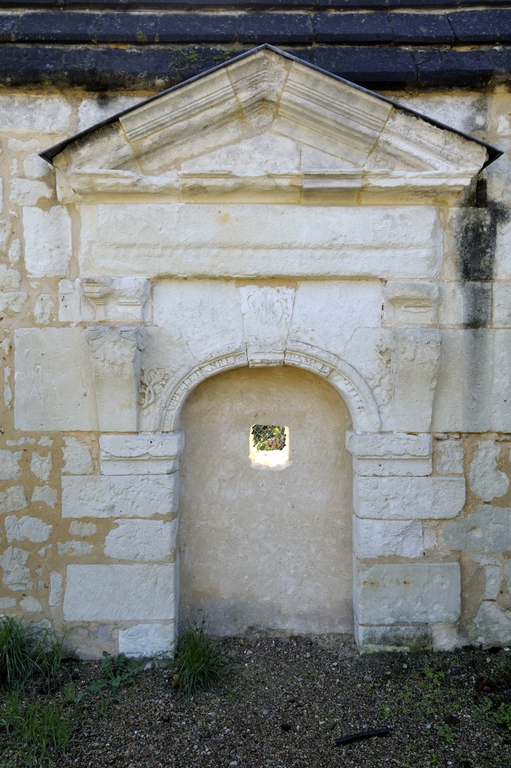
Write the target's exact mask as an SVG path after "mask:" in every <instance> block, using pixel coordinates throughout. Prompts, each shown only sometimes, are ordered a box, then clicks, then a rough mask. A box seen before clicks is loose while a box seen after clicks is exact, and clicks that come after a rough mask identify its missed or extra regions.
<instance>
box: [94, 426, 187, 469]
mask: <svg viewBox="0 0 511 768" xmlns="http://www.w3.org/2000/svg"><path fill="white" fill-rule="evenodd" d="M99 445H100V450H101V454H100V461H101V473H102V474H103V475H166V474H169V473H171V472H175V471H176V470H177V468H178V462H179V456H180V454H181V451H182V450H183V447H184V433H183V432H174V433H170V434H156V433H147V434H137V435H101V437H100V438H99Z"/></svg>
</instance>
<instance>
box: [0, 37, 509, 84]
mask: <svg viewBox="0 0 511 768" xmlns="http://www.w3.org/2000/svg"><path fill="white" fill-rule="evenodd" d="M281 45H282V47H283V49H285V50H288V51H289V52H290V53H292V54H293V55H294V56H296V57H297V58H299V59H303V60H305V61H308V62H310V63H312V64H315V65H316V66H318V67H320V68H321V69H325V70H326V71H328V72H331V73H332V74H335V75H338V76H340V77H344V78H346V79H347V80H350V81H352V82H354V83H357V84H359V85H363V86H364V87H367V88H373V89H386V88H390V89H394V90H396V89H399V88H404V87H408V86H410V85H419V86H420V87H452V88H454V87H458V88H474V87H483V86H486V85H488V84H490V83H491V82H492V80H495V81H496V82H498V81H500V80H502V79H504V78H506V77H509V75H510V74H511V47H510V48H508V47H507V46H503V47H502V46H498V47H495V48H486V47H485V48H484V49H481V50H478V49H475V50H455V49H450V50H446V49H445V46H443V45H442V46H435V45H432V46H429V47H427V48H422V47H417V48H413V49H412V48H400V47H379V46H377V45H376V46H375V45H366V46H363V45H362V46H360V45H313V46H308V47H304V46H303V45H302V44H297V46H296V47H291V48H290V47H289V45H290V43H289V41H284V42H282V43H281ZM251 47H252V46H251V45H245V44H242V45H239V44H236V45H235V43H234V42H233V43H232V44H225V45H224V47H221V46H220V45H218V46H212V45H210V44H208V43H204V44H197V45H193V44H190V45H186V44H185V45H182V46H180V45H178V44H169V45H168V46H167V47H166V45H165V44H147V45H139V44H132V45H130V46H129V47H126V48H119V47H110V46H109V45H108V44H96V45H94V44H89V45H87V44H73V45H62V44H45V43H30V44H26V43H10V42H5V43H3V44H2V45H1V46H0V81H1V82H9V85H10V86H11V87H23V86H29V85H40V84H45V85H50V84H51V85H55V86H61V87H65V86H73V87H82V88H85V89H87V90H101V89H104V88H105V87H108V88H109V89H116V90H123V89H129V90H132V89H136V88H148V87H149V88H153V87H154V88H158V89H161V88H162V87H170V86H173V85H177V84H178V83H181V82H183V81H184V80H187V79H188V78H190V77H194V76H196V75H199V74H201V73H202V72H205V71H206V70H208V69H211V68H213V67H216V66H218V65H219V64H221V63H222V62H227V61H229V60H230V59H231V58H233V57H234V56H237V55H239V54H240V53H243V51H244V50H250V49H251Z"/></svg>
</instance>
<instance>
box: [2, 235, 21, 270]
mask: <svg viewBox="0 0 511 768" xmlns="http://www.w3.org/2000/svg"><path fill="white" fill-rule="evenodd" d="M0 235H1V229H0ZM8 256H9V263H10V264H11V266H13V265H14V264H18V263H19V260H20V259H21V240H18V238H17V237H16V238H15V239H14V240H13V241H12V243H11V245H10V246H9V252H8Z"/></svg>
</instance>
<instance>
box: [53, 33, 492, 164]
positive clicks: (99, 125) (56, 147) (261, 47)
mask: <svg viewBox="0 0 511 768" xmlns="http://www.w3.org/2000/svg"><path fill="white" fill-rule="evenodd" d="M262 50H269V51H273V52H274V53H277V54H279V55H280V56H284V57H285V58H287V59H291V60H292V61H296V62H298V63H299V64H303V65H304V66H305V67H309V68H310V69H313V70H315V71H316V72H321V73H322V74H324V75H327V76H328V77H331V78H333V79H334V80H338V81H339V82H341V83H345V84H346V85H349V86H350V87H352V88H355V89H356V90H358V91H362V92H363V93H367V94H369V95H370V96H374V97H375V98H377V99H380V100H381V101H385V102H387V103H388V104H392V106H393V107H396V108H397V109H401V110H403V111H404V112H408V113H409V114H411V115H414V116H415V117H418V118H420V119H421V120H424V121H425V122H427V123H430V124H431V125H434V126H436V127H437V128H441V129H443V130H448V131H451V132H452V133H457V134H458V135H459V136H462V137H463V138H464V139H467V140H468V141H474V142H475V143H476V144H480V145H481V146H483V147H485V149H486V150H487V151H488V160H487V161H486V163H485V164H484V166H483V168H486V166H487V165H489V164H490V163H493V162H494V160H497V159H498V158H499V157H500V156H501V155H503V154H504V153H503V151H502V150H500V149H498V147H495V146H494V145H493V144H488V142H486V141H483V140H482V139H478V138H476V137H475V136H471V135H470V134H468V133H464V131H460V130H459V129H457V128H452V127H451V126H449V125H446V124H445V123H442V122H440V121H439V120H435V118H433V117H428V115H424V114H422V113H421V112H417V111H416V110H415V109H411V108H410V107H407V106H405V105H403V104H400V103H399V102H398V101H395V100H394V99H389V98H388V97H387V96H382V95H381V94H380V93H376V92H375V91H371V90H369V88H364V87H363V86H362V85H357V84H356V83H352V82H351V81H350V80H346V79H345V78H344V77H339V75H334V74H333V73H332V72H328V71H327V70H326V69H321V67H317V66H316V65H315V64H310V63H309V62H308V61H304V60H303V59H299V58H298V57H296V56H293V54H291V53H288V52H287V51H283V50H281V49H280V48H277V47H275V46H274V45H270V44H269V43H263V45H258V46H257V47H256V48H252V49H250V50H249V51H244V52H243V53H241V54H240V55H239V56H235V57H234V58H232V59H229V61H226V62H223V63H222V64H219V65H218V66H216V67H211V69H207V70H205V71H204V72H201V73H200V74H198V75H195V76H194V77H190V78H189V79H188V80H183V82H182V83H178V84H177V85H173V86H172V87H170V88H167V89H165V90H164V91H161V92H160V93H156V94H155V95H154V96H150V97H149V98H148V99H145V100H144V101H141V102H140V103H138V104H134V105H133V106H132V107H128V108H127V109H123V110H122V111H121V112H117V113H116V114H115V115H112V116H111V117H108V118H106V120H102V121H101V122H100V123H96V124H95V125H91V126H90V127H89V128H86V129H85V130H83V131H80V132H79V133H75V134H74V136H70V137H69V138H68V139H64V140H63V141H60V142H58V144H54V145H53V146H51V147H48V148H47V149H45V150H43V151H42V152H39V156H40V157H42V158H43V159H44V160H46V161H47V162H48V163H50V164H52V160H53V158H54V157H56V156H57V155H58V154H59V153H60V152H62V151H63V150H64V149H65V148H66V147H67V146H69V144H72V143H73V142H74V141H76V140H77V139H81V138H83V137H84V136H87V135H88V134H89V133H93V132H94V131H96V130H97V129H98V128H102V127H103V126H105V125H110V124H111V123H115V122H117V121H118V120H119V118H120V117H123V116H124V115H127V114H129V113H130V112H134V111H135V110H136V109H139V107H142V106H145V105H146V104H150V103H151V102H152V101H156V100H157V99H159V98H161V97H162V96H165V95H167V94H168V93H172V92H173V91H177V90H178V89H179V88H182V87H183V86H185V85H188V84H189V83H193V82H194V81H196V80H199V79H200V78H202V77H206V76H207V75H209V74H211V73H212V72H217V71H218V70H220V69H224V68H225V67H227V66H228V65H230V64H233V63H234V62H236V61H241V60H242V59H245V58H247V56H251V55H252V54H254V53H256V52H257V51H262Z"/></svg>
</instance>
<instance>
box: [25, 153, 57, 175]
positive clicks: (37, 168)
mask: <svg viewBox="0 0 511 768" xmlns="http://www.w3.org/2000/svg"><path fill="white" fill-rule="evenodd" d="M23 173H24V174H25V176H26V177H27V178H28V179H45V178H47V177H48V176H51V173H52V167H51V165H49V163H47V162H46V160H43V158H42V157H39V155H38V153H37V152H31V153H30V154H29V155H27V156H26V158H25V159H24V160H23Z"/></svg>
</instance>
